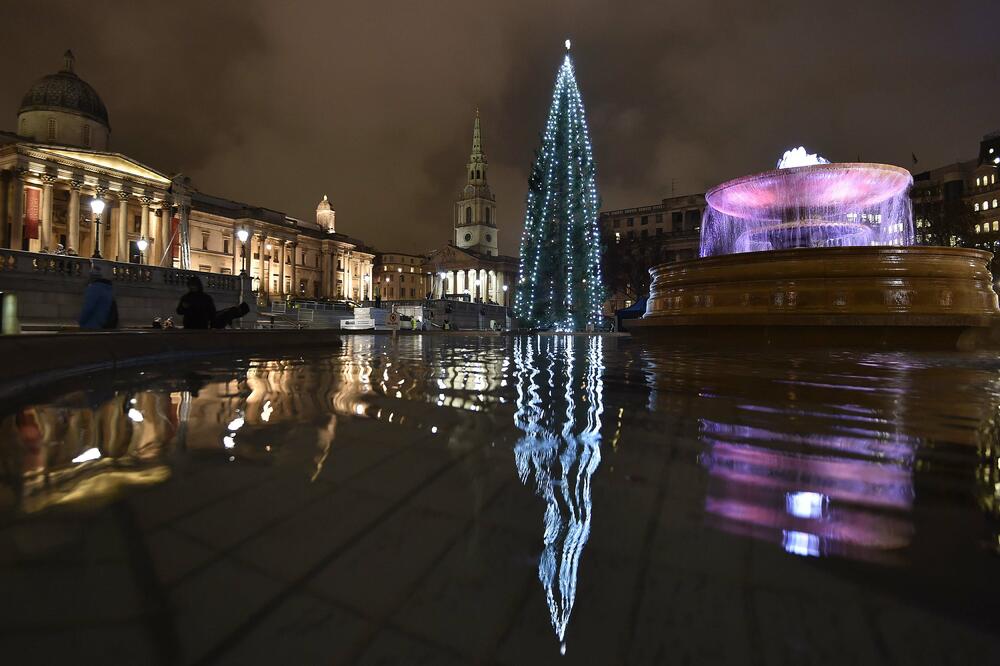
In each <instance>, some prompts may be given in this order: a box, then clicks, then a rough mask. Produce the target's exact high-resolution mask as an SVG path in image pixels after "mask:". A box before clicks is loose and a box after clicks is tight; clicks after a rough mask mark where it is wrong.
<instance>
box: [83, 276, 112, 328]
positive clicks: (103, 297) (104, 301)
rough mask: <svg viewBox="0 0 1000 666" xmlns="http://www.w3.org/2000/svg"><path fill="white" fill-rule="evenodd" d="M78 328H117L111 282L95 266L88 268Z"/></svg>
mask: <svg viewBox="0 0 1000 666" xmlns="http://www.w3.org/2000/svg"><path fill="white" fill-rule="evenodd" d="M79 323H80V328H82V329H85V330H92V331H93V330H100V329H109V328H118V303H117V302H115V291H114V287H113V286H112V284H111V281H110V280H108V279H106V278H105V277H104V272H103V271H102V270H101V267H100V266H99V265H97V264H91V266H90V281H89V282H88V283H87V289H86V290H85V291H84V292H83V309H82V310H80V320H79Z"/></svg>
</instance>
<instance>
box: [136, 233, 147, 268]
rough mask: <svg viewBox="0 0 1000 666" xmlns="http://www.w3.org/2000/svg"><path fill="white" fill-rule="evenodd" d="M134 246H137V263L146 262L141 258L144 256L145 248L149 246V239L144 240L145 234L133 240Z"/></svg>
mask: <svg viewBox="0 0 1000 666" xmlns="http://www.w3.org/2000/svg"><path fill="white" fill-rule="evenodd" d="M135 246H136V247H137V248H139V263H140V264H144V263H146V262H145V261H144V260H143V257H144V256H145V254H146V250H147V249H148V248H149V241H148V240H146V237H145V236H141V237H140V238H139V240H137V241H136V242H135Z"/></svg>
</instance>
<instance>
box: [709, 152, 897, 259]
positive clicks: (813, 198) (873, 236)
mask: <svg viewBox="0 0 1000 666" xmlns="http://www.w3.org/2000/svg"><path fill="white" fill-rule="evenodd" d="M912 184H913V177H912V176H910V172H908V171H907V170H906V169H901V168H899V167H894V166H888V165H886V164H830V163H829V162H828V161H827V160H825V159H823V158H822V157H820V156H818V155H809V154H807V153H806V151H805V149H804V148H797V149H795V150H790V151H788V152H786V153H785V155H784V157H782V159H781V161H780V162H778V168H777V169H776V170H775V171H768V172H766V173H761V174H756V175H753V176H746V177H744V178H738V179H736V180H732V181H729V182H728V183H723V184H722V185H719V186H718V187H716V188H714V189H712V190H711V191H709V192H708V193H707V194H706V195H705V199H706V201H707V203H708V208H707V209H706V211H705V218H704V220H703V223H702V232H701V256H703V257H708V256H715V255H720V254H733V253H737V252H759V251H763V250H784V249H791V248H799V247H803V248H804V247H854V246H870V245H896V246H901V245H912V244H913V218H912V215H911V211H910V197H909V196H908V193H907V192H908V190H909V188H910V185H912Z"/></svg>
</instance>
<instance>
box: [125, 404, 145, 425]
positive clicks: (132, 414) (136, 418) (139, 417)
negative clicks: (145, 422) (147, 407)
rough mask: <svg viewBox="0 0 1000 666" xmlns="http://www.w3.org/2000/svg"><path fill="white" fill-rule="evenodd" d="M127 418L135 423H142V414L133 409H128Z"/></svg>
mask: <svg viewBox="0 0 1000 666" xmlns="http://www.w3.org/2000/svg"><path fill="white" fill-rule="evenodd" d="M128 417H129V418H130V419H132V420H133V421H135V422H136V423H142V412H140V411H139V410H138V409H136V408H135V407H130V408H129V410H128Z"/></svg>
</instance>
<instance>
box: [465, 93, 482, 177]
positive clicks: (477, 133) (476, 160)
mask: <svg viewBox="0 0 1000 666" xmlns="http://www.w3.org/2000/svg"><path fill="white" fill-rule="evenodd" d="M468 170H469V185H472V186H475V187H483V186H485V185H486V155H484V154H483V132H482V128H481V126H480V124H479V107H476V121H475V123H474V124H473V126H472V155H470V156H469V166H468Z"/></svg>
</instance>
